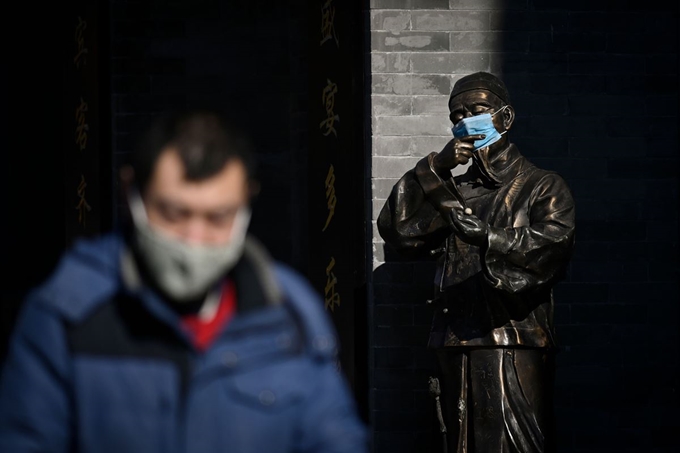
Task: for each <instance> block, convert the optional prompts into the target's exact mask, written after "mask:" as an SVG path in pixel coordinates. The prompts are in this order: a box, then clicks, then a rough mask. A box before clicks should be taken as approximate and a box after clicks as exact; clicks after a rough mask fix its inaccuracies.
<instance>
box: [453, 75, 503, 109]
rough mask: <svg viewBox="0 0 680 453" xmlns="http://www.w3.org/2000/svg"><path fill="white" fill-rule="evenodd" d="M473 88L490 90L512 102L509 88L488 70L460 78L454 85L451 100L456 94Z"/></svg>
mask: <svg viewBox="0 0 680 453" xmlns="http://www.w3.org/2000/svg"><path fill="white" fill-rule="evenodd" d="M472 90H487V91H490V92H492V93H493V94H495V95H496V96H498V97H499V98H500V99H501V100H502V101H503V102H504V103H506V104H509V103H510V95H509V94H508V90H507V88H505V84H504V83H503V81H502V80H501V79H499V78H498V77H496V76H495V75H493V74H489V73H488V72H475V73H473V74H469V75H466V76H465V77H463V78H462V79H459V80H458V81H457V82H456V83H455V84H454V85H453V90H451V96H450V97H449V102H451V99H453V97H454V96H457V95H459V94H461V93H464V92H466V91H472Z"/></svg>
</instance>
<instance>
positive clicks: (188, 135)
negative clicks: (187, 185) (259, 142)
mask: <svg viewBox="0 0 680 453" xmlns="http://www.w3.org/2000/svg"><path fill="white" fill-rule="evenodd" d="M168 148H172V149H173V150H175V151H176V152H177V153H178V154H179V157H180V159H181V160H182V163H183V164H184V169H185V177H186V179H188V180H190V181H201V180H204V179H208V178H210V177H211V176H214V175H215V174H217V173H219V172H220V171H221V170H222V169H223V168H224V166H225V165H226V164H227V163H229V162H230V161H232V160H240V161H241V162H242V163H243V164H244V166H245V167H246V172H247V174H248V177H249V178H252V177H253V176H254V173H255V160H254V153H253V145H252V142H251V141H250V139H249V138H248V137H247V136H246V134H245V133H244V132H243V131H242V130H241V129H239V128H238V127H236V126H235V125H234V124H232V123H230V122H229V121H227V119H226V118H225V117H224V116H222V115H221V114H220V113H218V112H216V111H213V110H187V111H181V112H172V113H166V114H163V115H161V116H159V117H158V118H156V119H155V120H154V121H153V122H152V123H151V125H150V127H148V128H147V129H146V130H145V131H144V132H143V133H142V135H141V137H140V139H139V140H138V143H137V147H136V149H135V150H134V152H133V153H132V155H131V156H130V159H129V160H130V164H131V166H132V168H133V169H134V172H135V183H136V184H137V186H138V187H139V189H140V190H141V191H144V190H145V188H146V186H147V184H148V183H149V179H150V178H151V175H152V173H153V171H154V169H155V167H156V163H157V162H158V158H159V156H160V155H161V153H162V152H163V151H165V150H166V149H168Z"/></svg>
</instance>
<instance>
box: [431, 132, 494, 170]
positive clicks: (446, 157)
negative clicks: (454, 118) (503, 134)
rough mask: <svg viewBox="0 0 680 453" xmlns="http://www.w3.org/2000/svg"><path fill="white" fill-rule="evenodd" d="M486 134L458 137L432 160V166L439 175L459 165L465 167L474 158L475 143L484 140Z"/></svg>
mask: <svg viewBox="0 0 680 453" xmlns="http://www.w3.org/2000/svg"><path fill="white" fill-rule="evenodd" d="M485 137H486V136H485V135H484V134H476V135H468V136H467V137H457V138H454V139H452V140H451V141H450V142H448V143H447V144H446V145H445V146H444V149H442V150H441V151H440V152H439V153H438V154H437V155H436V156H434V159H433V160H432V166H433V167H434V168H433V169H434V171H435V172H436V173H437V174H442V173H445V172H447V171H449V170H451V169H452V168H454V167H456V166H458V165H465V164H467V163H468V161H469V160H470V159H471V158H472V153H473V152H474V150H475V145H474V143H475V141H477V140H482V139H484V138H485Z"/></svg>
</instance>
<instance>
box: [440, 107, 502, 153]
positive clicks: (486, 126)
mask: <svg viewBox="0 0 680 453" xmlns="http://www.w3.org/2000/svg"><path fill="white" fill-rule="evenodd" d="M506 107H507V105H504V106H503V107H501V108H500V109H498V110H497V111H495V112H494V113H493V115H492V114H490V113H483V114H481V115H475V116H471V117H470V118H463V119H462V120H460V121H458V122H457V123H456V125H455V126H453V127H452V128H451V132H453V136H454V137H456V138H460V137H467V136H469V135H482V134H483V135H486V137H484V138H483V139H482V140H475V143H474V146H475V151H476V150H478V149H480V148H484V147H486V146H489V145H492V144H494V143H496V142H497V141H498V140H500V139H501V136H502V135H503V134H505V133H506V132H507V131H503V133H502V134H501V133H500V132H498V131H497V130H496V127H495V126H494V125H493V119H492V118H493V116H494V115H495V114H496V113H499V112H502V111H503V109H505V108H506Z"/></svg>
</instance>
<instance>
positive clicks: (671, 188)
mask: <svg viewBox="0 0 680 453" xmlns="http://www.w3.org/2000/svg"><path fill="white" fill-rule="evenodd" d="M677 8H678V7H677V5H667V4H666V3H665V2H661V1H656V0H653V1H651V2H644V5H643V4H635V3H633V2H607V1H573V0H572V1H566V0H565V1H542V0H518V1H501V0H486V1H472V0H450V1H408V0H371V1H370V9H369V11H367V16H368V20H367V23H368V27H369V29H368V30H367V33H369V34H370V72H371V73H370V81H371V131H372V137H371V155H372V159H371V189H372V193H371V194H370V197H369V198H370V199H369V200H368V202H369V203H370V204H371V206H372V222H373V247H372V252H373V254H372V258H373V259H372V262H373V270H374V271H373V275H372V280H371V289H372V292H371V296H372V301H371V303H372V304H373V310H374V311H373V319H372V324H371V326H372V336H373V339H374V342H373V349H372V357H373V363H372V366H373V374H372V384H371V389H372V394H371V395H372V396H371V404H372V420H373V426H374V438H373V440H374V451H375V452H390V453H395V452H425V451H433V450H430V448H431V446H432V442H431V437H432V432H431V430H430V427H431V426H433V424H434V423H435V419H434V413H433V406H432V404H431V401H430V400H429V398H428V396H427V394H426V389H427V377H428V376H429V375H430V374H431V373H432V371H433V370H434V363H433V360H432V357H431V355H430V354H429V353H428V351H427V350H426V348H425V344H426V341H427V332H428V329H429V323H430V315H431V313H430V312H429V310H428V308H427V306H426V305H425V303H424V302H425V300H426V299H428V298H430V295H431V281H432V276H433V269H434V267H433V265H432V263H422V262H410V261H408V260H405V259H403V258H401V257H399V256H397V255H396V254H395V253H394V252H393V251H391V250H390V249H389V247H385V244H384V243H383V240H382V239H381V238H380V237H379V235H378V233H377V230H376V228H375V220H376V218H377V216H378V214H379V212H380V209H381V208H382V206H383V204H384V202H385V199H386V197H387V196H388V195H389V192H390V190H391V188H392V186H393V185H394V183H396V181H397V180H398V178H399V177H400V176H401V175H402V174H403V173H404V172H405V171H406V170H408V169H409V168H412V167H413V166H414V164H415V163H416V162H417V161H418V159H420V158H422V157H423V156H425V155H427V154H428V153H430V152H432V151H439V150H440V149H441V148H442V146H443V145H444V144H445V143H446V142H447V141H448V140H449V139H450V131H449V127H450V123H449V121H448V118H447V114H448V108H447V100H448V94H449V92H450V89H451V87H452V84H453V83H454V82H455V81H456V80H457V79H458V78H459V77H461V76H463V75H465V74H468V73H470V72H474V71H478V70H485V71H490V72H492V73H495V74H497V75H499V76H501V77H502V78H503V79H504V80H505V82H506V84H507V85H508V88H509V90H510V95H511V97H512V99H513V102H512V103H513V105H514V107H515V108H516V111H517V115H518V118H517V120H516V123H515V127H513V131H512V132H511V134H512V135H511V140H512V141H513V142H515V143H516V144H517V145H518V146H519V148H520V150H521V151H522V152H523V154H525V156H527V157H528V158H529V159H530V160H532V161H533V162H534V163H535V164H537V165H538V166H541V167H543V168H546V169H550V170H556V171H558V172H559V173H560V174H561V175H562V176H564V177H565V179H566V180H567V182H568V183H569V185H570V187H571V189H572V191H573V193H574V197H575V199H576V204H577V247H576V252H575V256H574V258H573V260H572V263H571V266H570V271H569V273H568V276H567V278H566V280H565V281H563V282H562V283H560V284H559V285H558V287H557V288H556V291H555V297H556V323H557V334H558V340H559V343H560V346H561V351H560V353H559V354H558V363H557V380H556V401H555V410H556V417H557V423H558V433H557V443H558V451H560V452H589V451H598V452H612V453H613V452H627V451H630V452H633V451H659V452H661V451H664V452H665V451H671V450H672V448H671V447H672V443H670V440H669V439H670V437H668V436H666V435H664V432H670V431H672V430H673V428H676V429H677V428H679V427H680V422H679V421H678V416H677V409H678V404H679V399H680V388H679V387H680V383H679V374H678V356H679V354H678V353H679V351H678V340H679V336H678V327H677V325H678V321H679V320H680V315H679V311H678V304H677V302H678V284H677V283H678V251H677V250H678V249H677V244H678V206H679V204H678V199H679V198H678V164H679V158H678V156H679V152H678V132H677V131H678V129H677V124H678V42H679V38H678V32H677V30H678V25H679V24H678V15H677Z"/></svg>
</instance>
